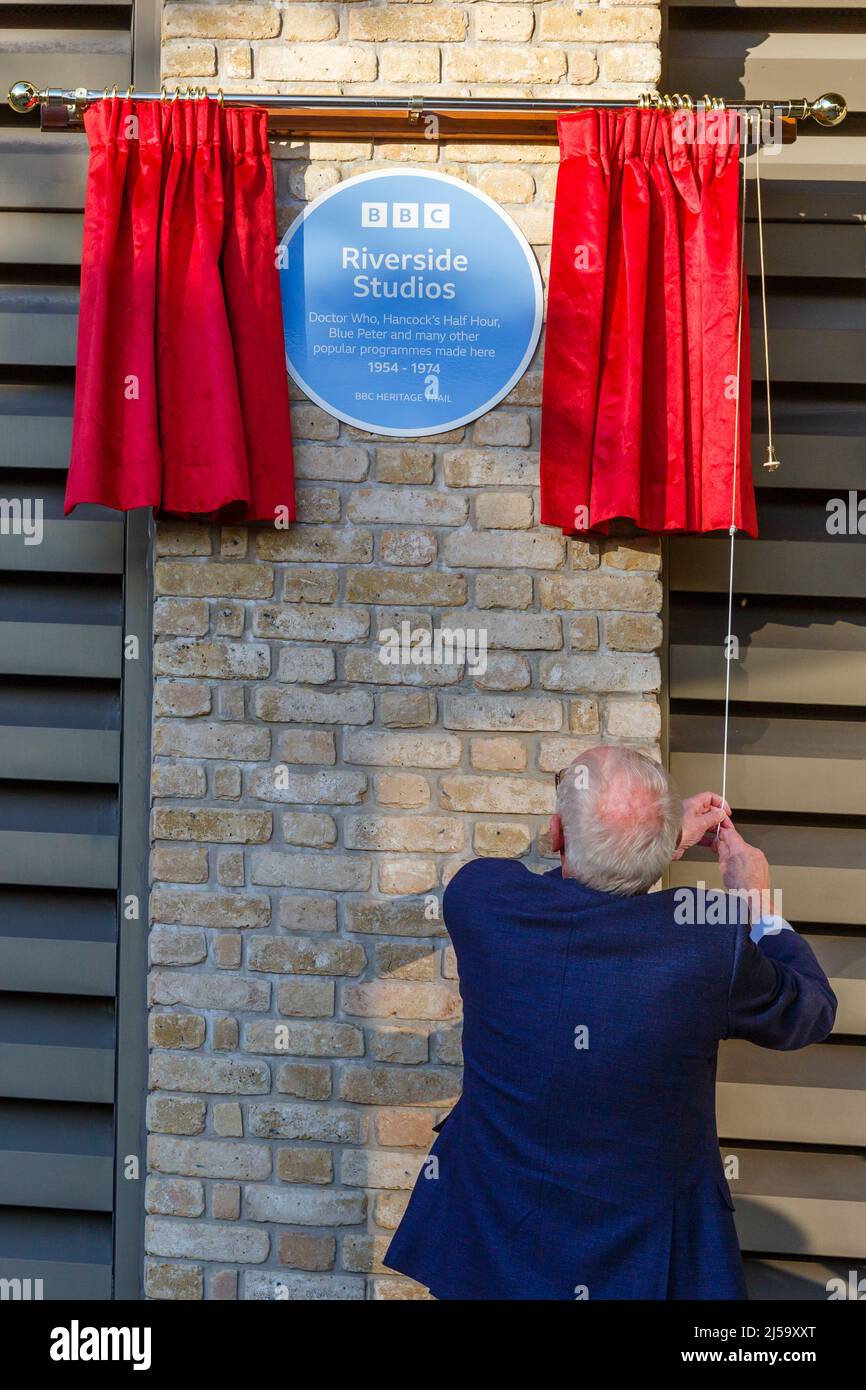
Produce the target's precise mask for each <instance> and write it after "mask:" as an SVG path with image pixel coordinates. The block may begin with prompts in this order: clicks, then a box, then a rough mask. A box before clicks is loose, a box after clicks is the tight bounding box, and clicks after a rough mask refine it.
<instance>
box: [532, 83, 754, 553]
mask: <svg viewBox="0 0 866 1390" xmlns="http://www.w3.org/2000/svg"><path fill="white" fill-rule="evenodd" d="M734 121H735V118H732V117H731V115H730V113H725V112H718V113H709V114H708V115H707V116H706V119H705V121H704V122H703V123H702V121H701V120H698V119H696V118H695V117H694V116H693V115H692V114H691V113H689V112H675V113H669V112H658V111H638V110H634V109H633V110H627V111H626V110H623V111H607V110H586V111H579V112H576V113H575V114H574V115H568V116H563V117H562V118H561V119H560V122H559V139H560V152H561V164H560V169H559V178H558V182H557V188H556V206H555V212H554V226H553V249H552V258H551V267H550V292H549V302H548V314H547V337H546V347H545V363H544V393H543V408H542V426H541V501H542V509H541V520H542V522H544V523H546V524H547V525H552V526H561V527H562V528H563V530H565V531H571V532H573V531H585V530H595V531H600V532H602V533H607V531H608V529H609V523H610V521H611V520H612V519H613V518H614V517H630V518H631V519H632V520H633V521H635V522H637V524H638V525H639V526H641V527H644V528H645V529H647V530H649V531H711V530H715V529H716V528H718V527H724V529H725V530H727V529H728V527H729V526H730V524H731V500H732V488H733V475H734V440H735V429H736V395H737V389H738V388H739V464H738V469H737V497H736V505H735V509H734V519H735V524H736V525H737V527H738V528H740V529H741V530H744V531H746V532H747V533H748V534H749V535H750V536H754V535H756V534H757V521H756V516H755V499H754V488H753V485H752V471H751V464H750V433H751V423H750V422H751V410H750V404H751V402H750V390H751V384H750V377H751V373H750V368H749V344H748V305H747V302H746V299H745V294H744V296H743V314H742V348H741V354H740V371H739V380H738V373H737V325H738V316H739V305H740V215H739V182H740V178H741V173H740V166H739V148H740V146H739V134H738V129H737V127H736V125H735V123H734Z"/></svg>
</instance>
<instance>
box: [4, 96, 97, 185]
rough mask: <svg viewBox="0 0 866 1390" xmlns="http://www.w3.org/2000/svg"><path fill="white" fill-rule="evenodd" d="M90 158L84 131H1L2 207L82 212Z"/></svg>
mask: <svg viewBox="0 0 866 1390" xmlns="http://www.w3.org/2000/svg"><path fill="white" fill-rule="evenodd" d="M32 80H34V81H35V80H36V78H35V76H34V77H33V79H32ZM87 160H88V154H87V137H86V136H85V135H83V134H81V135H79V134H78V133H75V134H67V135H54V136H52V135H48V134H43V132H42V131H40V130H15V129H14V128H6V129H3V130H0V208H23V209H26V210H28V211H32V210H33V209H35V208H43V209H46V210H51V211H56V210H60V209H63V210H69V211H74V212H80V211H81V210H82V208H83V207H84V188H85V184H86V181H87Z"/></svg>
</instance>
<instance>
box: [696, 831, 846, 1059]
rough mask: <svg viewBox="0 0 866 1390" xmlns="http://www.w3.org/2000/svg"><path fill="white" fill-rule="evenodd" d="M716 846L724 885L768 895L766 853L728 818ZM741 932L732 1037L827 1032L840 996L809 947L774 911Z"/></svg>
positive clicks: (799, 1042)
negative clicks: (773, 913) (743, 835)
mask: <svg viewBox="0 0 866 1390" xmlns="http://www.w3.org/2000/svg"><path fill="white" fill-rule="evenodd" d="M718 848H719V869H720V871H721V874H722V881H723V882H724V884H725V887H726V888H728V889H730V890H733V891H741V892H746V893H748V894H750V895H757V894H761V895H763V894H764V893H766V894H769V891H770V871H769V866H768V864H767V860H766V857H765V856H764V855H763V854H762V853H761V851H760V850H759V849H756V848H755V846H754V845H750V844H747V842H746V841H745V840H744V839H743V837H742V835H740V834H738V832H737V831H736V830H735V829H734V827H733V825H732V824H731V821H730V820H729V819H728V818H727V817H726V818H725V820H724V821H723V822H722V827H721V829H720V832H719V847H718ZM759 900H760V899H758V898H757V897H753V898H752V901H759ZM764 901H766V899H764ZM736 932H737V936H736V940H735V943H734V958H733V964H732V969H731V987H730V993H729V996H728V1032H727V1036H728V1037H729V1038H746V1039H748V1041H749V1042H753V1043H757V1044H758V1045H759V1046H760V1047H773V1048H778V1049H784V1050H790V1049H793V1048H797V1047H808V1046H809V1044H810V1043H815V1042H821V1041H822V1040H823V1039H824V1038H826V1037H827V1034H828V1033H829V1032H830V1031H831V1029H832V1027H833V1024H834V1022H835V1019H836V996H835V994H834V993H833V991H832V989H831V988H830V984H829V981H828V980H827V976H826V975H825V974H824V971H823V970H822V969H821V967H820V965H819V964H818V961H817V959H816V958H815V953H814V951H813V950H812V948H811V947H810V946H809V945H808V944H807V943H806V942H805V941H802V940H801V939H800V937H799V936H798V935H797V933H796V932H795V931H794V930H793V928H792V927H791V926H790V924H789V923H788V922H786V921H785V919H784V918H783V917H779V916H776V915H772V916H765V917H761V918H760V919H759V920H758V921H757V922H754V923H753V925H752V930H751V932H750V933H748V932H747V931H746V930H745V928H744V927H737V928H736Z"/></svg>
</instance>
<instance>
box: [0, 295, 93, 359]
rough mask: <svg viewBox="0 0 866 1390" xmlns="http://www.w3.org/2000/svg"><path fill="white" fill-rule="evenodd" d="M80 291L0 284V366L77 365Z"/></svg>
mask: <svg viewBox="0 0 866 1390" xmlns="http://www.w3.org/2000/svg"><path fill="white" fill-rule="evenodd" d="M77 333H78V290H77V289H76V288H75V287H73V286H72V285H50V286H39V285H8V284H7V285H3V284H0V365H3V366H14V367H74V365H75V342H76V336H77Z"/></svg>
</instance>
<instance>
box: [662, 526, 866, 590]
mask: <svg viewBox="0 0 866 1390" xmlns="http://www.w3.org/2000/svg"><path fill="white" fill-rule="evenodd" d="M728 563H729V547H728V541H727V539H724V540H722V539H718V540H716V539H715V538H710V537H696V538H694V539H692V538H690V537H685V536H682V537H677V540H676V541H675V543H674V544H673V545H671V550H670V577H669V578H670V585H671V588H672V589H684V590H690V591H693V592H703V593H726V592H727V589H728ZM734 587H735V589H736V591H737V592H738V593H741V594H742V593H745V594H748V593H755V594H802V595H804V596H809V597H812V598H866V546H863V545H853V544H852V545H849V544H847V543H846V542H845V541H844V540H843V539H837V540H836V543H835V544H833V539H832V538H831V537H828V538H827V540H826V541H759V542H758V543H757V544H755V543H753V542H750V541H746V540H743V541H741V542H740V544H739V545H738V546H737V549H736V560H735V568H734Z"/></svg>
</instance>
